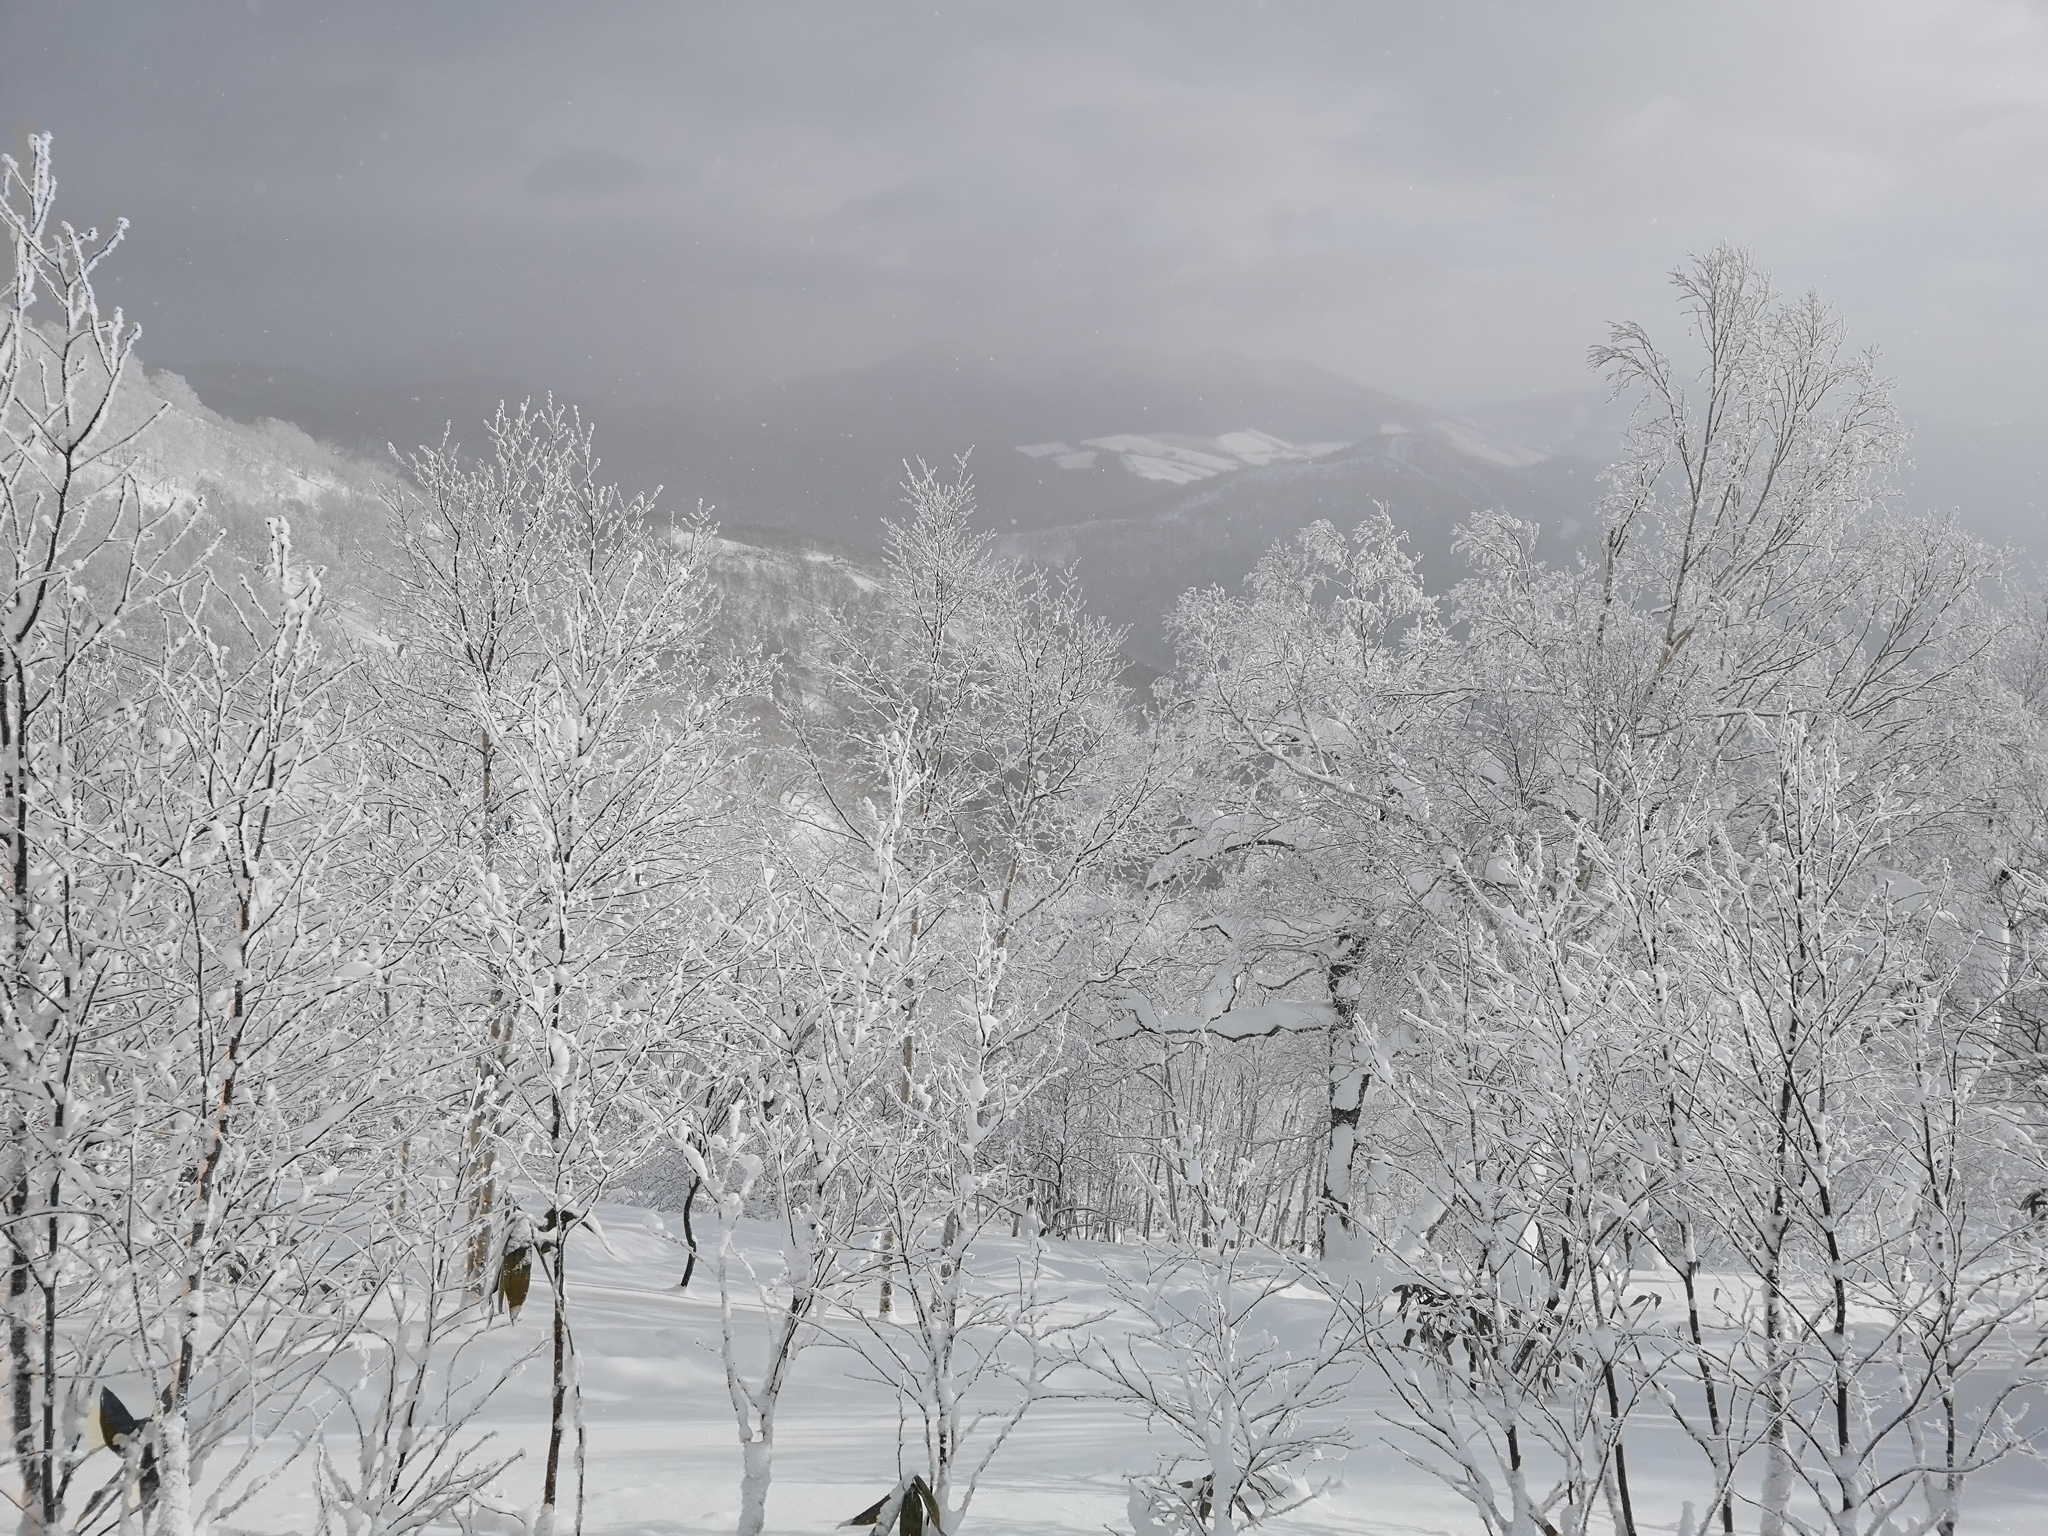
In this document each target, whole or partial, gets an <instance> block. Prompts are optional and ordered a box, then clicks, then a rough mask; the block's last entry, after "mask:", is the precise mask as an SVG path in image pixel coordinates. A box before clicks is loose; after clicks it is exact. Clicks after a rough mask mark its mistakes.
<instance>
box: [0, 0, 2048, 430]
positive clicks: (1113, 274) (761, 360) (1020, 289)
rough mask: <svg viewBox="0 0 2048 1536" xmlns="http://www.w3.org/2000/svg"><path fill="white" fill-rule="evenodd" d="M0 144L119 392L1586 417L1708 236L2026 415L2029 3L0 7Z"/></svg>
mask: <svg viewBox="0 0 2048 1536" xmlns="http://www.w3.org/2000/svg"><path fill="white" fill-rule="evenodd" d="M0 126H4V127H5V128H7V129H8V130H9V131H10V137H11V138H12V140H13V146H12V147H14V148H15V150H16V152H17V153H19V150H20V144H21V141H22V137H23V135H24V134H26V133H27V132H29V131H30V130H35V129H48V130H51V131H53V132H54V133H55V134H56V139H57V157H58V171H59V175H60V178H61V180H62V182H63V187H64V198H65V206H66V207H67V208H68V209H69V210H70V211H71V212H72V213H73V214H74V215H82V216H84V217H88V218H93V217H104V216H106V215H109V214H112V213H116V212H118V213H122V214H126V215H127V216H129V217H130V218H131V219H132V220H133V223H134V231H133V235H132V237H131V238H132V244H131V247H130V249H129V250H128V251H127V252H126V253H125V255H124V257H123V258H122V260H121V265H120V274H121V276H120V285H119V286H120V292H121V294H122V296H123V297H124V299H125V300H126V301H127V303H128V304H129V305H130V307H131V309H133V310H135V311H139V312H140V313H141V315H142V316H143V317H144V319H145V321H146V324H147V327H148V340H147V342H146V350H147V351H148V353H149V354H150V355H151V356H153V357H156V358H160V359H172V360H187V361H198V360H213V361H225V360H255V361H263V362H269V363H289V364H297V365H301V366H306V367H311V368H315V369H321V370H326V371H330V372H358V373H373V374H384V375H412V376H443V375H451V374H462V373H475V372H492V373H498V374H507V375H511V376H513V377H516V378H518V379H521V380H524V381H526V382H529V383H537V384H541V385H550V384H559V385H561V386H563V387H567V388H572V389H586V390H587V389H597V388H602V387H604V386H607V385H610V384H613V383H615V382H618V381H620V380H632V379H636V378H644V379H645V380H647V381H648V382H649V383H650V384H652V385H655V386H657V387H660V388H664V389H665V388H667V387H669V386H670V385H673V384H677V383H683V384H689V385H701V384H702V383H704V382H706V381H714V382H716V381H723V382H726V383H731V384H746V383H751V382H756V381H761V380H766V379H771V378H776V377H782V376H787V375H791V374H795V373H800V372H806V371H812V370H815V369H818V368H822V367H833V366H844V365H851V364H858V363H862V362H867V361H870V360H873V359H876V358H879V357H882V356H885V355H887V354H889V353H892V352H895V351H898V350H901V349H903V348H904V347H906V346H909V345H913V344H916V343H919V342H923V341H940V342H944V343H948V344H953V345H959V346H963V347H976V348H985V349H987V350H989V351H991V352H997V351H1002V350H1005V349H1019V348H1030V349H1037V350H1055V351H1080V350H1084V349H1086V348H1088V347H1090V346H1092V345H1097V344H1105V343H1115V344H1133V345H1138V346H1144V347H1150V348H1158V349H1166V350H1187V349H1195V348H1201V347H1207V346H1217V345H1220V346H1228V347H1233V348H1237V349H1240V350H1243V351H1247V352H1251V353H1255V354H1262V355H1271V356H1291V357H1302V358H1308V359H1311V360H1314V361H1317V362H1320V363H1324V364H1326V365H1329V366H1331V367H1334V368H1337V369H1339V370H1341V371H1343V372H1345V373H1348V374H1351V375H1353V376H1354V377H1357V378H1359V379H1362V380H1365V381H1367V382H1370V383H1373V384H1377V385H1380V386H1382V387H1385V388H1389V389H1393V390H1397V391H1400V392H1402V393H1406V394H1410V395H1414V396H1417V397H1420V398H1424V399H1430V400H1438V401H1445V402H1449V403H1453V404H1458V403H1472V402H1478V401H1483V400H1490V399H1497V398H1502V397H1508V396H1514V395H1519V394H1525V393H1540V392H1547V391H1552V390H1565V389H1572V388H1579V387H1584V386H1585V385H1586V383H1587V382H1588V376H1587V375H1586V373H1585V371H1584V364H1583V361H1582V359H1583V356H1584V351H1585V348H1586V346H1587V345H1588V344H1589V343H1590V342H1592V341H1594V340H1596V339H1598V337H1599V336H1600V334H1601V333H1602V330H1603V327H1604V325H1605V323H1606V322H1607V321H1609V320H1612V319H1615V318H1620V317H1635V316H1640V317H1645V318H1650V319H1653V320H1655V321H1658V322H1659V323H1667V322H1668V317H1669V315H1670V313H1671V310H1670V303H1669V299H1668V297H1667V295H1666V293H1665V291H1664V289H1663V287H1662V283H1661V278H1662V274H1663V273H1664V272H1665V271H1666V270H1667V269H1668V268H1670V267H1671V266H1672V265H1673V264H1675V263H1676V262H1677V261H1679V260H1680V259H1681V258H1683V257H1684V256H1685V254H1686V253H1687V252H1689V251H1694V250H1699V249H1704V248H1705V247H1708V246H1710V245H1712V244H1713V243H1715V242H1717V241H1721V240H1732V241H1737V242H1741V243H1744V244H1747V245H1750V246H1751V247H1753V248H1754V249H1755V250H1756V251H1757V253H1758V255H1759V257H1760V258H1761V260H1762V261H1763V262H1764V264H1765V265H1766V266H1768V267H1770V268H1771V269H1772V270H1773V271H1774V273H1775V274H1776V275H1777V276H1778V278H1779V280H1780V282H1781V284H1782V285H1784V286H1786V287H1792V288H1803V287H1807V286H1817V287H1819V288H1820V289H1821V290H1822V291H1823V293H1825V294H1826V295H1827V296H1828V297H1829V298H1830V299H1832V300H1833V301H1834V302H1835V303H1836V304H1837V305H1838V306H1839V307H1841V308H1842V309H1843V310H1844V311H1845V312H1846V314H1847V316H1848V318H1849V321H1850V323H1851V327H1852V330H1853V333H1854V334H1855V335H1856V336H1857V337H1858V338H1859V339H1863V340H1867V341H1871V342H1874V343H1877V344H1878V345H1879V346H1880V347H1881V348H1882V350H1883V351H1884V353H1885V354H1886V357H1887V360H1888V366H1889V367H1890V369H1891V371H1892V372H1894V373H1895V374H1896V375H1898V376H1899V377H1900V379H1901V381H1902V384H1903V386H1904V395H1905V399H1906V401H1907V403H1908V405H1909V407H1911V408H1914V409H1917V410H1919V411H1921V412H1922V413H1923V414H1924V413H1926V412H1930V411H1933V412H1948V413H1951V414H1969V413H1983V412H1993V413H2006V414H2011V413H2013V412H2016V411H2017V412H2019V413H2021V414H2028V415H2036V416H2038V415H2043V414H2048V412H2043V411H2042V409H2041V407H2040V401H2039V395H2040V385H2039V382H2038V380H2039V368H2040V359H2041V357H2042V356H2043V354H2044V351H2048V302H2044V298H2043V285H2042V283H2041V281H2040V278H2039V274H2040V270H2041V267H2042V262H2043V252H2044V249H2048V246H2044V240H2043V235H2044V229H2043V224H2044V220H2043V211H2044V202H2048V171H2044V167H2048V8H2044V5H2043V4H2040V3H2033V0H1956V3H1932V0H1918V3H1901V0H1769V3H1758V4H1747V3H1740V0H1693V3H1689V4H1682V5H1681V4H1644V3H1641V0H1617V3H1606V0H1514V3H1505V4H1483V3H1470V4H1444V5H1426V4H1422V3H1418V0H1401V3H1392V4H1374V3H1367V0H1341V3H1306V0H1268V3H1265V4H1258V3H1253V0H1204V3H1185V0H1183V3H1171V4H1155V5H1147V4H1108V3H1099V0H1090V3H1085V4H1072V5H1068V4H1060V3H1056V0H1023V3H1014V4H1006V3H964V0H963V3H952V4H941V5H933V4H930V3H927V4H924V5H918V6H911V5H894V4H885V3H876V0H859V3H851V0H831V3H819V4H813V5H797V6H791V5H779V4H768V3H762V0H748V3H745V4H732V5H719V4H693V5H685V4H673V3H663V4H629V3H619V0H609V3H605V4H601V5H566V4H558V3H548V4H535V3H528V4H520V3H511V0H491V3H488V4H469V3H451V0H437V3H434V4H430V5H429V4H417V3H405V4H379V3H370V0H348V3H347V4H317V5H316V4H294V5H284V4H275V5H270V4H256V3H250V4H246V5H244V4H234V5H224V4H209V3H204V0H180V3H178V4H175V5H166V4H159V3H150V4H141V3H137V4H99V3H89V0H77V3H70V4H63V5H57V4H36V3H32V0H0Z"/></svg>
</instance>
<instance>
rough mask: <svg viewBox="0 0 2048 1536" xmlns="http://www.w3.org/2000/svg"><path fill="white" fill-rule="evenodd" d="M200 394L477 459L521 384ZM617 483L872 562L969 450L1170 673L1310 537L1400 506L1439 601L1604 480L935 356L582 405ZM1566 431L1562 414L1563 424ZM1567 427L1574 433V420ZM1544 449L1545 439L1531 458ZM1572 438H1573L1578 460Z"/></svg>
mask: <svg viewBox="0 0 2048 1536" xmlns="http://www.w3.org/2000/svg"><path fill="white" fill-rule="evenodd" d="M186 376H187V378H188V379H189V380H190V381H191V383H192V385H193V387H194V389H195V390H197V391H198V393H199V396H200V398H202V399H206V400H208V402H209V403H210V404H213V405H215V406H216V407H217V408H218V409H219V410H221V411H222V412H224V413H225V414H227V415H230V416H234V417H239V418H241V419H244V420H254V419H256V418H259V417H265V416H277V417H283V418H285V419H288V420H291V421H294V422H296V423H297V424H298V425H300V426H302V427H304V428H305V429H306V430H307V431H308V432H310V433H313V434H314V435H316V436H319V437H323V438H326V439H328V440H329V441H332V442H335V443H338V444H340V445H342V446H344V447H348V448H352V449H357V450H365V449H369V448H371V447H372V446H373V445H376V446H379V447H381V444H382V443H384V442H386V441H392V442H397V443H398V444H400V445H401V446H404V445H406V444H409V443H417V442H421V441H433V440H438V439H439V437H440V435H441V432H442V430H443V425H444V423H446V422H449V421H451V420H452V421H453V423H454V431H455V435H456V437H457V439H458V440H461V441H468V442H476V441H478V440H479V439H480V437H481V435H482V431H481V429H482V421H483V419H484V417H486V416H487V415H488V414H489V412H490V411H491V409H493V408H494V407H495V406H496V404H497V403H498V401H499V400H501V399H517V398H520V397H522V396H525V395H527V394H531V393H533V391H530V390H527V389H524V388H523V387H521V386H518V385H516V384H513V383H511V382H509V381H503V380H491V379H467V380H454V381H443V382H440V383H435V384H426V385H408V386H396V385H369V384H360V383H358V384H346V383H340V382H337V381H331V380H325V379H321V378H319V377H317V376H315V375H311V374H307V373H303V372H299V371H296V370H286V369H265V368H256V367H250V366H246V365H218V364H215V365H200V366H196V367H193V368H191V369H190V370H188V371H187V374H186ZM574 403H577V404H579V405H581V406H583V407H584V408H585V409H587V410H589V411H590V412H591V413H592V415H593V417H594V419H595V421H596V423H597V427H598V436H597V442H598V449H599V452H600V453H601V454H602V455H603V457H604V460H605V464H606V469H607V472H608V473H609V474H611V475H614V476H616V477H617V478H618V479H619V481H620V482H621V483H622V484H624V485H626V486H627V487H629V488H631V489H645V488H651V487H653V486H656V485H659V486H662V487H664V498H663V499H664V501H665V503H666V504H668V505H670V506H676V507H682V508H687V507H691V506H694V505H696V504H697V503H699V502H700V501H701V502H703V503H705V504H707V505H708V506H710V507H711V509H712V511H713V515H714V516H715V517H716V518H717V519H718V520H719V521H720V522H721V523H726V524H734V525H748V526H752V527H756V528H779V529H784V530H789V531H790V532H792V533H795V534H798V535H802V536H806V537H809V538H822V539H826V540H833V541H838V542H839V543H841V544H844V545H847V546H852V547H854V548H869V549H872V548H874V547H876V546H877V545H878V544H879V542H880V537H881V531H882V520H883V519H884V518H887V517H892V516H898V515H900V514H901V512H902V482H903V479H904V464H905V461H906V460H908V459H914V458H920V457H921V458H923V459H925V460H927V461H929V462H931V463H934V464H938V465H942V466H943V465H949V464H950V462H951V461H952V460H953V459H955V458H956V457H958V456H960V455H964V454H969V453H970V451H971V458H970V460H969V468H970V470H971V472H972V473H973V475H974V477H975V481H976V484H977V487H978V489H979V492H980V503H981V507H982V509H983V513H984V515H985V516H986V518H987V519H988V526H989V527H990V528H991V529H992V530H994V531H995V532H996V533H998V534H999V535H1000V536H1001V538H1002V547H1003V548H1004V549H1005V551H1006V552H1007V553H1009V554H1011V555H1013V556H1015V557H1017V558H1021V559H1025V560H1030V561H1037V562H1048V563H1055V564H1061V565H1065V564H1073V565H1075V566H1076V567H1077V568H1078V571H1079V574H1080V576H1081V580H1082V584H1083V586H1084V588H1085V589H1086V590H1087V591H1088V593H1089V594H1090V598H1091V601H1092V602H1093V603H1094V604H1095V606H1096V607H1098V608H1099V609H1100V610H1101V611H1102V612H1104V613H1105V614H1106V615H1108V616H1109V617H1111V618H1113V619H1115V620H1117V621H1118V622H1120V623H1123V624H1125V625H1128V626H1129V627H1130V629H1131V644H1130V649H1131V651H1132V653H1133V655H1135V656H1138V657H1141V658H1143V659H1144V660H1146V661H1148V662H1151V663H1154V664H1158V665H1164V664H1165V663H1166V662H1167V660H1168V659H1169V658H1168V656H1167V651H1166V645H1165V638H1164V636H1165V630H1164V623H1163V619H1164V615H1165V614H1166V612H1167V611H1168V610H1169V609H1170V608H1171V606H1172V604H1173V602H1174V601H1175V600H1176V599H1177V598H1178V596H1179V594H1180V593H1181V592H1182V591H1184V590H1186V589H1187V588H1188V587H1191V586H1204V585H1209V584H1213V583H1233V582H1235V581H1237V580H1238V579H1239V578H1241V577H1242V576H1243V575H1244V573H1245V572H1246V571H1247V570H1248V569H1249V568H1250V567H1251V565H1252V563H1253V562H1254V561H1255V560H1256V559H1257V558H1258V556H1259V555H1260V553H1262V552H1263V551H1264V549H1265V548H1266V547H1267V546H1268V545H1269V544H1271V543H1272V542H1273V541H1274V540H1276V539H1284V538H1289V537H1291V536H1292V535H1293V534H1294V533H1295V532H1296V531H1297V530H1299V529H1300V528H1302V527H1305V526H1307V524H1308V523H1310V522H1312V521H1314V520H1315V519H1317V518H1328V519H1330V520H1331V521H1334V522H1337V523H1339V524H1340V525H1349V524H1351V523H1354V522H1356V521H1357V520H1359V519H1360V518H1361V517H1362V516H1364V515H1365V514H1366V513H1367V512H1368V511H1369V510H1370V508H1371V507H1372V505H1373V503H1374V502H1384V503H1386V505H1387V506H1388V508H1389V510H1390V512H1391V513H1392V515H1393V517H1394V519H1395V521H1396V523H1397V524H1398V525H1399V526H1400V527H1402V528H1403V529H1404V530H1405V531H1407V533H1408V534H1409V536H1410V538H1411V540H1412V542H1413V544H1414V546H1415V548H1416V549H1417V550H1418V551H1419V552H1420V554H1421V555H1422V558H1423V560H1424V564H1425V571H1426V573H1427V575H1428V576H1429V578H1430V579H1431V581H1432V583H1433V584H1437V585H1445V584H1448V582H1449V581H1450V580H1451V579H1453V578H1454V577H1455V575H1456V574H1457V572H1458V570H1459V564H1458V562H1457V560H1456V558H1455V556H1454V554H1453V552H1452V549H1451V534H1452V531H1453V530H1454V529H1455V527H1456V526H1457V524H1459V523H1460V522H1462V521H1463V520H1464V519H1465V518H1466V517H1468V516H1470V515H1471V514H1472V513H1473V512H1475V511H1478V510H1480V509H1482V508H1488V507H1495V508H1502V509H1505V510H1509V511H1512V512H1514V513H1516V514H1517V515H1519V516H1523V517H1526V518H1529V519H1531V520H1533V521H1537V522H1541V523H1542V524H1543V525H1544V527H1545V530H1546V535H1547V537H1548V538H1549V539H1550V540H1552V541H1553V542H1555V543H1556V544H1557V545H1558V547H1559V549H1560V551H1562V550H1564V549H1565V548H1568V547H1569V545H1570V543H1571V542H1572V541H1573V540H1574V539H1575V538H1576V537H1577V535H1578V532H1579V530H1580V529H1581V528H1582V527H1583V526H1584V525H1585V524H1586V522H1587V521H1588V519H1589V516H1590V511H1591V507H1592V504H1593V497H1594V494H1595V490H1596V487H1595V485H1594V480H1593V476H1594V470H1593V466H1592V465H1591V463H1590V462H1586V461H1582V460H1580V459H1579V458H1577V457H1575V456H1574V455H1573V454H1571V453H1570V452H1567V451H1561V450H1560V449H1558V448H1556V447H1554V446H1552V445H1551V444H1550V443H1549V442H1546V441H1543V440H1541V436H1540V435H1539V434H1538V433H1537V432H1535V431H1530V432H1526V433H1525V432H1523V431H1522V430H1521V427H1524V426H1526V427H1529V428H1544V429H1545V431H1546V432H1547V430H1548V428H1547V425H1546V424H1547V423H1550V422H1551V420H1552V418H1551V417H1544V416H1542V415H1541V414H1540V413H1539V414H1535V415H1531V414H1530V413H1528V412H1526V411H1525V412H1524V413H1523V416H1522V417H1519V418H1518V417H1515V416H1513V415H1512V414H1504V413H1503V412H1502V411H1495V412H1494V413H1493V414H1492V415H1491V416H1489V415H1487V414H1486V413H1483V412H1482V413H1480V414H1477V415H1474V414H1470V413H1468V414H1467V415H1465V416H1459V415H1454V414H1452V413H1450V412H1446V411H1441V410H1437V409H1435V408H1433V407H1430V406H1427V405H1424V404H1421V403H1419V402H1416V401H1412V400H1408V399H1404V398H1403V397H1401V396H1398V395H1393V394H1389V393H1387V392H1385V391H1383V390H1377V389H1373V388H1371V387H1369V386H1367V385H1364V384H1360V383H1358V382H1356V381H1355V380H1351V379H1347V378H1344V377H1342V376H1340V375H1338V374H1335V373H1331V372H1329V371H1328V370H1326V369H1322V368H1318V367H1315V366H1314V365H1312V364H1307V363H1298V362H1273V361H1261V360H1257V359H1250V358H1244V357H1240V356H1238V355H1236V354H1234V353H1229V352H1222V351H1212V352H1205V353H1199V354H1196V355H1193V356H1188V357H1161V356H1154V355H1151V354H1144V353H1137V352H1127V351H1111V352H1101V353H1096V354H1093V355H1090V356H1087V357H1083V358H1033V357H1022V358H995V357H987V356H982V355H975V354H963V353H959V352H955V351H950V350H946V349H941V348H932V347H926V348H920V349H917V350H915V351H912V352H907V353H904V354H902V355H901V356H898V357H894V358H891V359H889V360H887V361H885V362H882V363H878V364H875V365H873V366H871V367H867V368H860V369H854V370H849V371H845V372H839V373H830V374H821V375H816V376H813V377H808V378H803V379H797V380H794V381H791V382H789V383H785V384H779V385H775V386H772V387H769V388H763V389H755V390H749V391H746V392H742V393H736V394H733V395H729V396H723V397H713V398H708V399H696V400H658V399H648V398H642V397H625V398H616V399H610V400H606V399H602V398H598V399H589V400H583V401H577V402H574ZM1552 415H1553V416H1556V413H1555V412H1553V413H1552ZM1560 419H1563V418H1560ZM1532 439H1534V440H1532ZM1576 440H1577V439H1575V438H1574V439H1568V441H1576Z"/></svg>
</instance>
